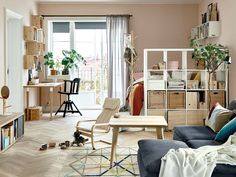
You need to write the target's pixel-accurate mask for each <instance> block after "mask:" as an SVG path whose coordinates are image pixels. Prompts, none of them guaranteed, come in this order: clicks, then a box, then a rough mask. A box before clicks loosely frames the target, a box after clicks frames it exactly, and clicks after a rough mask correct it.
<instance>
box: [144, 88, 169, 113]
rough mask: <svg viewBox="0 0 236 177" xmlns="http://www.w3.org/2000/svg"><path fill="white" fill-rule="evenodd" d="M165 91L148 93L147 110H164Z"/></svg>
mask: <svg viewBox="0 0 236 177" xmlns="http://www.w3.org/2000/svg"><path fill="white" fill-rule="evenodd" d="M165 96H166V93H165V91H155V90H152V91H148V109H164V108H165V105H166V104H165V102H166V98H165Z"/></svg>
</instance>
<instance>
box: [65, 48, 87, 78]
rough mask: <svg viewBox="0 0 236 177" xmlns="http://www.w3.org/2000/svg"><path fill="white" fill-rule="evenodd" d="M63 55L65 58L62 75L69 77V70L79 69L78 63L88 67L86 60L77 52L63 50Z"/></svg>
mask: <svg viewBox="0 0 236 177" xmlns="http://www.w3.org/2000/svg"><path fill="white" fill-rule="evenodd" d="M62 54H63V56H64V58H63V59H62V61H61V64H62V65H63V66H64V68H63V71H62V74H63V75H68V74H69V69H72V68H78V63H79V62H82V63H83V64H84V65H86V60H85V59H84V57H82V56H81V55H80V54H78V53H77V52H76V50H74V49H71V50H62Z"/></svg>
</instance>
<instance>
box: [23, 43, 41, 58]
mask: <svg viewBox="0 0 236 177" xmlns="http://www.w3.org/2000/svg"><path fill="white" fill-rule="evenodd" d="M25 45H26V54H27V55H39V43H37V42H34V41H32V42H26V43H25Z"/></svg>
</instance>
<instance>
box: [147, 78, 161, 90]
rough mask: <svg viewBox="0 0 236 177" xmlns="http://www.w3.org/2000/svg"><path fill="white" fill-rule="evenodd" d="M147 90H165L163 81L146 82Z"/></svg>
mask: <svg viewBox="0 0 236 177" xmlns="http://www.w3.org/2000/svg"><path fill="white" fill-rule="evenodd" d="M147 89H148V90H165V81H164V80H148V82H147Z"/></svg>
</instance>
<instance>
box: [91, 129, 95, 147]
mask: <svg viewBox="0 0 236 177" xmlns="http://www.w3.org/2000/svg"><path fill="white" fill-rule="evenodd" d="M91 144H92V148H93V150H95V146H94V137H93V132H92V136H91Z"/></svg>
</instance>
